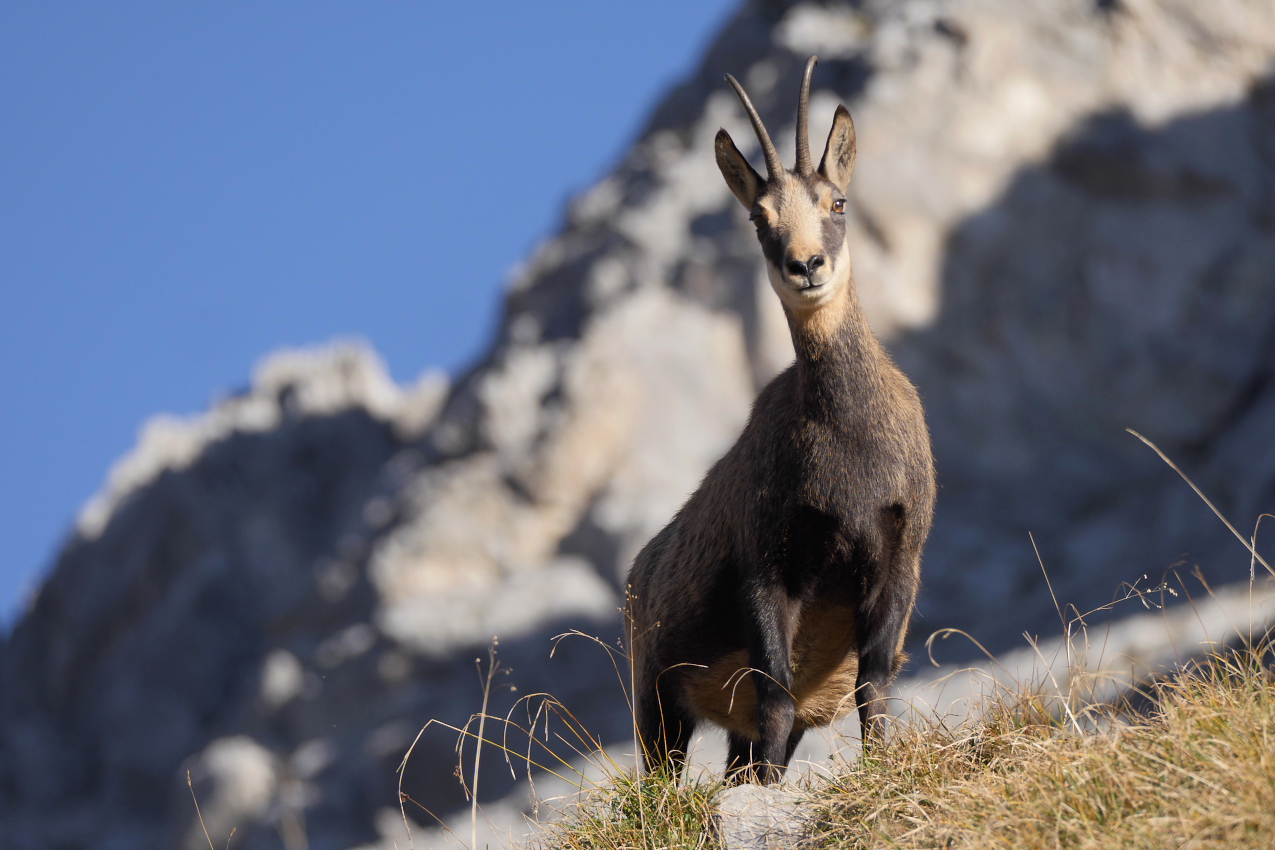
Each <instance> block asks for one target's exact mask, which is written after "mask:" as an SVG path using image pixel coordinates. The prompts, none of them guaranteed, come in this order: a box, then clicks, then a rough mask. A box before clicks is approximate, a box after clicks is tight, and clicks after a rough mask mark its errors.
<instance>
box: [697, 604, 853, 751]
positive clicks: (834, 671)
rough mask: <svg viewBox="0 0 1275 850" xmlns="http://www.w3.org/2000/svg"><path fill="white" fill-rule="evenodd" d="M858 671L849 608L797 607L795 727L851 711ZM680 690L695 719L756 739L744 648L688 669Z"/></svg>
mask: <svg viewBox="0 0 1275 850" xmlns="http://www.w3.org/2000/svg"><path fill="white" fill-rule="evenodd" d="M858 672H859V659H858V653H857V651H856V644H855V638H854V614H853V612H852V610H851V609H850V608H848V607H846V606H841V605H817V606H811V607H809V608H807V609H805V610H804V611H802V614H801V619H800V621H799V622H798V625H797V633H796V635H795V637H794V638H793V647H792V680H793V684H792V693H793V697H794V698H795V699H796V702H797V718H796V722H795V724H794V728H795V729H807V728H810V727H814V726H827V725H828V724H829V723H831V722H832V721H834V720H836V719H837V718H838V717H842V716H844V715H846V714H849V713H850V712H851V711H853V710H854V709H855V701H854V688H855V682H856V679H857V676H858ZM683 693H684V694H685V696H686V699H687V701H688V703H689V704H690V707H691V710H692V711H693V712H694V714H695V716H696V717H699V718H703V719H705V720H708V721H710V722H712V723H715V724H717V725H718V726H721V727H722V728H724V729H727V730H729V731H731V732H735V733H736V734H739V735H743V736H745V737H747V738H749V739H751V740H754V741H755V740H757V739H758V737H759V736H758V732H757V691H756V689H755V687H754V686H753V677H752V675H751V670H750V667H749V664H748V651H747V650H746V649H738V650H734V651H732V652H729V653H727V654H725V655H723V656H721V657H720V658H717V659H716V660H714V661H713V662H711V663H710V664H708V665H707V666H705V667H694V668H687V670H686V672H685V674H684V675H683Z"/></svg>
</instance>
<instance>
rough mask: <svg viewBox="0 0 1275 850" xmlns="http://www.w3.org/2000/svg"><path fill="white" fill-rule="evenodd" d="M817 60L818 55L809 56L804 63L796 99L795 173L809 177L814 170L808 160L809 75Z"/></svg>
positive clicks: (812, 71)
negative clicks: (799, 93)
mask: <svg viewBox="0 0 1275 850" xmlns="http://www.w3.org/2000/svg"><path fill="white" fill-rule="evenodd" d="M818 62H819V57H818V56H811V57H810V61H809V62H807V63H806V76H805V77H803V78H802V80H801V100H799V101H797V174H798V175H800V176H802V177H809V176H810V175H811V174H812V173H814V170H815V167H814V165H813V164H812V163H811V162H810V121H809V115H810V75H811V74H813V73H814V70H815V65H816V64H817V63H818Z"/></svg>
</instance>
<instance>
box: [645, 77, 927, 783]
mask: <svg viewBox="0 0 1275 850" xmlns="http://www.w3.org/2000/svg"><path fill="white" fill-rule="evenodd" d="M813 64H814V63H813V60H812V61H811V64H810V65H808V66H807V76H806V84H805V85H803V90H802V101H803V106H802V109H801V110H800V111H801V112H804V103H805V100H806V99H807V95H808V85H809V76H810V71H811V69H812V68H813ZM732 85H735V86H736V90H737V91H738V92H739V93H740V96H741V99H743V100H744V103H745V107H746V108H747V109H749V111H750V113H751V114H753V116H754V127H755V128H756V129H757V132H758V135H759V138H761V140H762V143H763V149H766V147H767V145H769V138H768V137H766V136H765V130H764V127H761V125H760V119H757V118H755V113H752V109H751V104H749V103H748V101H747V97H746V95H744V94H743V91H742V89H740V88H738V86H737V84H735V83H734V82H733V81H732ZM799 139H800V136H799ZM716 151H717V158H718V164H719V166H720V167H721V171H722V175H723V176H724V177H725V178H726V182H727V185H728V186H729V187H730V189H731V191H732V193H734V195H735V197H736V198H738V199H739V200H740V202H741V203H742V204H744V206H745V208H747V209H748V210H749V211H750V213H751V214H752V216H751V217H752V218H753V220H754V222H755V223H756V224H757V228H758V239H759V241H760V242H761V245H762V253H763V255H764V256H765V258H766V262H767V270H768V273H769V275H770V280H771V284H772V286H773V287H774V289H775V292H776V294H777V295H778V296H779V298H780V302H781V303H782V305H783V307H784V312H785V314H786V315H787V317H788V324H789V329H790V331H791V333H792V339H793V347H794V349H795V350H796V354H797V360H796V363H794V364H793V366H791V367H790V368H789V369H788V370H786V371H785V372H783V373H782V374H780V375H779V376H778V377H776V378H775V379H774V380H773V381H771V382H770V384H768V385H767V386H766V387H765V388H764V389H763V390H762V392H761V393H760V394H759V395H758V397H757V401H756V402H755V404H754V406H753V412H752V415H751V417H750V418H749V421H748V424H747V425H746V426H745V428H744V432H743V433H742V434H741V435H740V437H739V440H738V441H737V442H736V443H735V445H734V446H733V447H731V449H730V450H729V451H728V452H727V453H726V455H725V456H724V457H723V458H722V459H721V460H720V461H718V462H717V463H716V464H715V465H714V466H713V468H712V469H711V470H709V472H708V474H707V475H706V476H705V477H704V481H703V483H702V484H701V485H700V487H699V489H698V490H696V492H695V493H694V494H692V496H691V497H690V499H689V500H688V501H687V502H686V504H685V505H684V506H683V507H682V509H681V510H680V511H679V512H678V514H677V516H675V517H674V518H673V520H672V521H671V522H670V523H669V524H668V525H667V526H666V527H665V528H664V530H663V531H661V532H660V533H659V534H657V535H656V536H655V537H654V538H653V539H652V540H651V541H650V542H649V543H648V544H647V545H646V547H645V548H644V549H643V550H642V551H641V553H639V555H638V557H637V558H636V560H635V561H634V565H633V571H632V573H631V575H630V599H629V606H628V615H629V619H630V623H631V628H632V633H631V636H630V647H631V651H632V653H633V661H634V670H635V679H636V681H635V686H634V687H635V693H634V696H635V711H636V713H637V722H638V731H639V736H640V737H641V743H642V747H643V755H644V761H645V762H646V764H647V765H648V767H652V768H659V767H664V766H667V767H670V768H671V769H673V770H677V769H678V768H679V767H680V765H681V762H682V760H683V759H684V757H685V752H686V748H687V747H688V746H689V741H690V735H691V732H692V730H693V729H694V727H695V726H696V724H698V723H699V722H702V721H707V722H710V723H713V724H715V725H717V726H720V727H722V728H724V729H726V730H727V734H728V737H729V739H730V755H729V759H728V768H727V770H728V775H731V776H733V777H734V778H736V779H744V778H755V779H758V780H760V781H763V782H767V781H772V780H774V779H776V778H777V777H778V776H779V774H780V772H781V771H782V770H783V768H784V766H786V765H787V763H788V760H789V759H790V758H791V757H792V751H793V748H794V747H795V746H796V744H797V742H798V741H799V740H800V738H801V736H802V734H803V733H804V732H805V730H806V729H808V728H811V727H816V726H824V725H827V724H828V723H831V722H832V721H833V720H835V719H836V718H838V717H840V716H842V715H844V714H846V713H848V712H849V711H851V710H852V709H856V708H857V709H858V712H859V717H860V722H861V724H862V726H863V728H864V730H865V736H871V737H879V736H880V734H881V732H882V729H883V723H884V720H883V716H884V714H885V698H886V694H887V691H888V688H889V685H890V682H891V681H892V680H893V677H894V676H895V675H896V674H897V672H898V670H899V667H900V666H901V665H902V663H903V661H904V656H903V654H902V647H903V641H904V637H905V635H906V631H907V621H908V619H909V617H910V615H911V611H912V605H913V602H914V601H915V598H916V591H917V587H918V585H919V582H920V555H921V549H922V547H923V545H924V543H925V538H926V536H927V535H928V533H929V528H930V522H931V517H932V512H933V504H934V469H933V462H932V460H931V455H930V444H929V434H928V431H927V430H926V426H925V417H924V413H923V411H922V409H921V403H920V399H919V398H918V396H917V394H916V390H915V389H914V388H913V386H912V384H911V383H910V382H909V381H908V380H907V378H906V377H905V376H904V375H903V374H902V373H901V372H900V371H899V370H898V368H897V367H895V366H894V364H893V363H892V362H891V361H890V358H889V357H888V355H887V354H886V353H885V351H884V349H883V348H882V347H881V345H880V343H879V342H878V341H877V339H876V337H874V336H873V335H872V332H871V331H870V330H869V329H868V326H867V322H866V320H865V319H864V316H863V312H862V309H861V308H860V305H859V300H858V296H857V295H856V293H855V288H854V282H853V278H852V275H851V270H850V260H849V254H848V250H847V248H846V245H845V224H844V216H843V213H841V212H838V209H839V207H840V206H843V205H844V194H845V189H846V184H847V183H848V181H849V177H850V172H851V169H852V168H853V164H854V128H853V124H852V123H851V121H850V115H849V113H848V112H846V111H845V108H844V107H840V108H839V109H838V110H837V115H836V117H835V118H834V121H833V128H832V131H831V133H830V134H829V138H828V145H827V148H826V150H825V153H824V157H823V161H822V162H821V164H820V167H819V170H818V171H817V172H815V171H811V172H810V173H806V174H801V173H794V172H789V171H785V170H783V169H782V166H775V167H776V168H778V169H779V170H778V172H776V171H774V170H773V168H768V170H771V173H770V175H769V177H768V178H767V179H765V180H763V179H762V178H761V176H760V175H759V174H757V173H756V172H755V171H754V170H753V169H752V166H751V165H749V164H748V162H747V160H745V159H744V158H743V156H742V155H741V154H740V153H739V151H738V149H737V148H736V147H735V145H734V143H733V142H732V141H731V139H730V137H729V136H728V135H727V134H726V133H725V131H722V132H720V133H719V134H718V140H717V145H716ZM770 151H771V152H772V153H773V146H771V147H770ZM768 160H769V161H771V163H770V164H771V165H773V164H774V162H777V158H775V157H768ZM802 161H803V157H801V156H800V155H799V158H798V162H799V163H800V162H802ZM804 161H805V162H807V163H808V162H809V161H810V160H809V156H808V152H807V154H806V156H805V157H804ZM838 200H841V201H842V205H838V203H837V202H838Z"/></svg>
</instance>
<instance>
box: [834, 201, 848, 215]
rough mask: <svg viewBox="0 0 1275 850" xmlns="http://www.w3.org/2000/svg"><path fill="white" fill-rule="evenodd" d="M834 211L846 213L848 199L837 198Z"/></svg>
mask: <svg viewBox="0 0 1275 850" xmlns="http://www.w3.org/2000/svg"><path fill="white" fill-rule="evenodd" d="M832 211H833V212H835V213H844V212H845V211H846V199H845V198H837V199H836V200H835V201H833V202H832Z"/></svg>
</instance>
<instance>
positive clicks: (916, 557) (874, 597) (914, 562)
mask: <svg viewBox="0 0 1275 850" xmlns="http://www.w3.org/2000/svg"><path fill="white" fill-rule="evenodd" d="M881 531H882V543H883V545H882V547H881V550H880V554H879V557H878V561H877V563H876V564H874V565H873V569H871V570H870V571H869V581H868V582H867V585H868V586H867V587H866V588H865V591H866V592H865V593H864V595H863V597H862V598H861V599H860V600H859V602H858V604H857V605H856V611H855V626H856V631H857V632H858V634H859V675H858V681H857V683H856V688H855V699H856V702H857V704H858V708H859V725H860V730H861V734H862V735H863V741H864V745H865V746H867V745H868V742H869V741H870V740H872V741H882V740H884V737H885V732H886V729H887V727H888V725H889V714H888V711H887V708H886V697H887V696H888V695H889V690H890V684H891V682H893V681H894V677H895V675H896V674H897V673H898V672H899V668H900V667H902V666H903V663H904V661H906V660H907V658H906V656H905V655H904V654H903V651H902V650H903V638H904V637H905V635H906V633H907V628H908V620H909V619H910V618H911V616H912V606H913V605H914V604H915V602H916V592H917V587H918V584H919V576H920V547H919V545H908V544H909V542H910V541H908V540H907V539H906V535H905V531H906V518H905V517H904V514H903V510H902V508H901V507H900V506H897V505H896V506H893V507H891V508H888V509H886V510H884V511H882V517H881Z"/></svg>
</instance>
